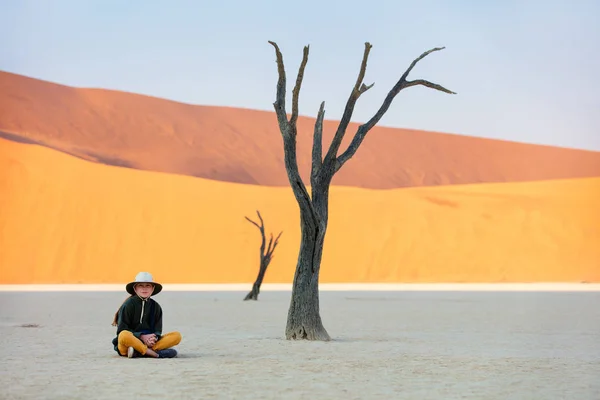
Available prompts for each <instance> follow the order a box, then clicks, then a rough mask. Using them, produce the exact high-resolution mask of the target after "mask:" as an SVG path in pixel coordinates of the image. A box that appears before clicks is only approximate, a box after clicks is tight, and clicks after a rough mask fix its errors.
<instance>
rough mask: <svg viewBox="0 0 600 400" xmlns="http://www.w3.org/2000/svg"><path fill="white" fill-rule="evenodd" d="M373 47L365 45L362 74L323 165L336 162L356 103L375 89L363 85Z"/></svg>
mask: <svg viewBox="0 0 600 400" xmlns="http://www.w3.org/2000/svg"><path fill="white" fill-rule="evenodd" d="M372 47H373V46H372V45H371V44H370V43H369V42H366V43H365V51H364V53H363V59H362V62H361V65H360V72H359V73H358V78H357V79H356V83H355V84H354V88H352V92H351V93H350V96H349V97H348V101H347V102H346V108H345V109H344V113H343V114H342V119H341V120H340V124H339V125H338V129H337V131H336V132H335V136H334V137H333V140H332V141H331V145H330V146H329V150H328V151H327V154H326V155H325V160H324V161H323V164H329V165H330V163H332V162H334V161H335V158H336V157H337V152H338V150H339V148H340V145H341V144H342V140H343V139H344V135H345V134H346V129H347V128H348V125H349V124H350V119H351V118H352V113H353V112H354V105H355V104H356V101H357V100H358V98H359V97H360V95H361V94H363V93H365V92H366V91H367V90H369V89H370V88H372V87H373V85H374V83H372V84H371V85H368V86H367V85H365V84H364V83H363V79H364V78H365V73H366V71H367V60H368V59H369V52H370V51H371V48H372Z"/></svg>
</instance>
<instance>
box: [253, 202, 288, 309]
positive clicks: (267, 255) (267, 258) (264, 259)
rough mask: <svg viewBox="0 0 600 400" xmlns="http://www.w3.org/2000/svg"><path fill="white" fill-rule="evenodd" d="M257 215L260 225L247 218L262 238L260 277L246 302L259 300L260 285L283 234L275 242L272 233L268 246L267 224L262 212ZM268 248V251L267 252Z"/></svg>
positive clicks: (257, 212)
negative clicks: (266, 236)
mask: <svg viewBox="0 0 600 400" xmlns="http://www.w3.org/2000/svg"><path fill="white" fill-rule="evenodd" d="M256 214H258V219H259V220H260V225H259V224H258V223H256V222H254V221H252V220H251V219H250V218H248V217H244V218H246V219H247V220H248V221H250V223H252V224H253V225H255V226H256V227H257V228H258V229H259V230H260V235H261V238H262V242H261V244H260V267H259V269H258V276H257V277H256V281H254V284H253V285H252V290H251V291H250V292H248V294H247V295H246V297H244V301H246V300H258V294H259V293H260V285H262V281H263V279H264V277H265V273H266V272H267V267H268V266H269V263H270V262H271V260H272V259H273V252H274V251H275V248H276V247H277V244H278V243H279V237H280V236H281V234H282V233H283V232H279V235H277V237H276V238H275V240H273V234H272V233H271V238H270V239H269V244H268V245H267V241H266V238H265V223H264V221H263V219H262V216H261V215H260V212H259V211H258V210H257V211H256ZM265 247H266V251H265Z"/></svg>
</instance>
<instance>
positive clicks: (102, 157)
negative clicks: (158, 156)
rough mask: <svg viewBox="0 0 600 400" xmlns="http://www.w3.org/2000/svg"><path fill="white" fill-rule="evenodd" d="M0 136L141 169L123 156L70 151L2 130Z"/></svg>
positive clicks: (87, 151)
mask: <svg viewBox="0 0 600 400" xmlns="http://www.w3.org/2000/svg"><path fill="white" fill-rule="evenodd" d="M0 138H1V139H5V140H9V141H11V142H15V143H21V144H29V145H36V146H43V147H46V148H48V149H52V150H55V151H60V152H61V153H65V154H68V155H70V156H73V157H77V158H79V159H81V160H85V161H91V162H96V163H98V164H104V165H110V166H114V167H123V168H131V169H139V168H136V166H135V165H134V164H133V163H131V162H129V161H127V160H124V159H122V158H118V157H113V156H106V155H103V154H100V153H96V152H94V151H91V150H85V149H78V150H77V151H69V150H66V149H63V148H60V147H57V146H52V145H50V144H48V143H45V142H43V141H41V140H36V139H31V138H28V137H23V136H19V135H15V134H14V133H8V132H4V131H0Z"/></svg>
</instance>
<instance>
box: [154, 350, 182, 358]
mask: <svg viewBox="0 0 600 400" xmlns="http://www.w3.org/2000/svg"><path fill="white" fill-rule="evenodd" d="M156 353H157V354H158V358H173V357H177V350H175V349H164V350H159V351H157V352H156Z"/></svg>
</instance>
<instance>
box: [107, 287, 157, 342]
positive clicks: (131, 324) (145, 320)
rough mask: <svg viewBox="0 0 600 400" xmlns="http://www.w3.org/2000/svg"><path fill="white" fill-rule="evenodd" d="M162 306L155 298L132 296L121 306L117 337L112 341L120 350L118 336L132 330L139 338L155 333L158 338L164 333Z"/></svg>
mask: <svg viewBox="0 0 600 400" xmlns="http://www.w3.org/2000/svg"><path fill="white" fill-rule="evenodd" d="M142 308H143V311H144V315H142ZM162 314H163V313H162V308H161V307H160V304H158V303H157V302H156V301H155V300H154V299H153V298H148V299H146V300H142V299H141V298H140V297H139V296H132V297H130V298H128V299H127V300H125V302H124V303H123V305H122V306H121V308H119V312H118V317H117V337H115V338H114V339H113V341H112V343H113V345H114V347H115V350H116V351H118V348H117V343H118V336H119V333H121V331H130V332H132V333H133V335H134V336H135V337H137V338H138V339H139V338H140V336H141V335H142V334H149V333H154V334H155V335H156V337H157V338H158V339H160V338H161V335H162V322H163V321H162Z"/></svg>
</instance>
